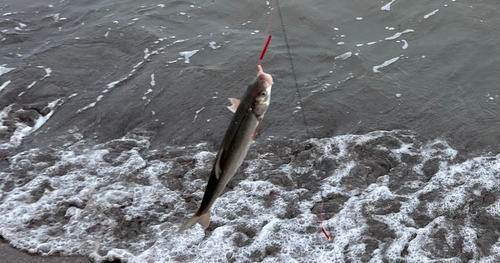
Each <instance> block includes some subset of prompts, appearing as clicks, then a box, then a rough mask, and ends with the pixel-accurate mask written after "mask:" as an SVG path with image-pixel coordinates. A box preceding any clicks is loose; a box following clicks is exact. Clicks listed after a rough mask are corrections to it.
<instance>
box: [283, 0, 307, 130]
mask: <svg viewBox="0 0 500 263" xmlns="http://www.w3.org/2000/svg"><path fill="white" fill-rule="evenodd" d="M276 6H277V7H278V14H279V16H280V20H281V29H282V30H283V36H284V37H285V44H286V48H287V50H288V57H289V58H290V64H291V66H292V72H293V79H294V80H295V89H296V90H297V96H298V97H299V105H300V109H301V112H302V118H303V119H304V124H305V126H306V133H307V137H308V138H309V139H311V135H310V134H309V126H308V125H307V119H306V114H305V113H304V106H303V105H302V96H301V95H300V90H299V83H298V81H297V74H296V73H295V66H294V64H293V58H292V51H291V50H290V45H289V44H288V37H287V36H286V30H285V24H284V23H283V16H282V15H281V8H280V2H279V1H278V0H276Z"/></svg>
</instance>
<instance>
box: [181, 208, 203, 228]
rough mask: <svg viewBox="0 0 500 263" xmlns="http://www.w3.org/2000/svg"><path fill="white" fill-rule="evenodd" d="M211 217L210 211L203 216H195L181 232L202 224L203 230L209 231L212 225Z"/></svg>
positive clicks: (183, 226)
mask: <svg viewBox="0 0 500 263" xmlns="http://www.w3.org/2000/svg"><path fill="white" fill-rule="evenodd" d="M210 216H211V214H210V211H207V212H205V213H203V214H198V213H196V214H194V216H193V217H191V218H190V219H189V220H188V221H187V222H186V223H185V224H184V225H182V226H181V228H180V229H179V232H182V231H184V230H186V229H188V228H190V227H192V226H193V225H194V224H196V223H200V225H201V226H203V229H207V227H208V226H209V225H210Z"/></svg>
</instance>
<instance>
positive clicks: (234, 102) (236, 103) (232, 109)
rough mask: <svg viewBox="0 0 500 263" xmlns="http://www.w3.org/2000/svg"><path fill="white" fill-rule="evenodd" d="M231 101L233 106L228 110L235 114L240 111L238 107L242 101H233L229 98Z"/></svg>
mask: <svg viewBox="0 0 500 263" xmlns="http://www.w3.org/2000/svg"><path fill="white" fill-rule="evenodd" d="M229 101H230V102H231V106H227V108H228V109H229V110H230V111H231V112H233V113H235V112H236V110H237V109H238V106H240V100H239V99H233V98H229Z"/></svg>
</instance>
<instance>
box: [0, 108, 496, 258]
mask: <svg viewBox="0 0 500 263" xmlns="http://www.w3.org/2000/svg"><path fill="white" fill-rule="evenodd" d="M200 111H201V109H200ZM1 116H2V113H1V112H0V117H1ZM72 135H74V133H73V134H72ZM144 136H145V135H138V134H132V135H127V136H125V137H123V138H121V139H117V140H112V141H110V142H107V143H102V144H95V143H90V142H88V141H80V142H78V143H76V144H75V145H73V146H68V147H66V148H60V147H59V148H57V147H55V148H54V149H52V150H51V152H49V153H48V152H44V151H43V150H41V149H37V148H31V149H29V150H26V151H24V152H21V153H18V154H16V155H15V156H12V157H10V158H9V159H8V161H9V169H8V170H6V171H5V172H4V173H3V176H4V177H3V179H4V180H6V181H11V180H14V179H15V178H16V177H15V176H16V174H18V173H20V174H22V173H28V174H32V176H34V178H33V179H32V180H31V181H29V182H28V183H26V184H15V187H14V189H13V190H12V191H10V192H0V195H1V197H2V202H1V203H0V235H2V236H3V237H4V238H5V239H7V240H8V241H9V242H10V243H11V244H13V245H14V246H16V247H19V248H22V249H25V250H30V251H32V252H37V253H42V254H44V255H50V254H57V253H62V254H75V253H79V254H82V255H90V256H91V258H92V259H93V260H95V261H96V262H103V261H105V260H108V261H112V260H121V261H123V262H133V263H139V262H181V261H182V262H190V261H196V262H219V261H220V262H226V261H235V262H246V261H248V262H255V261H262V262H343V261H345V259H346V258H347V257H348V258H349V259H350V260H351V261H353V262H364V261H366V258H370V259H371V260H372V262H379V261H389V262H391V261H408V262H435V261H439V260H441V261H443V260H444V261H449V257H448V256H447V255H443V256H441V255H442V254H440V253H441V251H437V252H436V251H435V249H436V248H439V247H434V246H433V244H434V243H436V242H446V243H448V244H449V245H450V247H453V245H454V244H455V245H459V246H460V247H462V248H463V250H464V253H465V252H468V253H470V254H471V255H472V256H473V257H474V260H476V261H478V262H495V261H494V259H496V258H498V257H499V256H500V252H499V250H498V248H499V245H500V244H499V242H498V241H494V242H496V243H495V244H493V246H491V249H490V251H489V256H486V255H484V254H482V253H481V252H480V247H479V246H480V245H481V244H480V242H478V237H480V236H481V235H483V234H484V229H482V228H481V226H480V225H479V226H478V225H477V224H476V222H474V220H473V219H474V217H473V216H472V214H470V213H468V212H467V211H464V209H466V208H467V207H469V205H468V203H467V204H466V206H460V204H464V203H463V202H464V201H463V200H466V201H467V200H470V199H471V198H472V197H473V195H474V194H473V193H471V191H472V190H473V189H476V190H477V191H479V192H481V191H483V190H484V191H497V190H498V174H499V173H500V167H498V162H497V160H493V159H491V158H488V157H477V158H472V159H468V160H466V161H458V160H454V159H450V158H453V157H452V156H453V152H454V150H453V149H451V148H449V146H447V145H446V144H442V143H443V141H439V140H437V141H432V142H424V143H419V142H416V143H412V141H415V140H417V137H416V136H414V135H413V134H412V133H409V132H407V131H389V132H387V131H376V132H372V133H369V134H365V135H344V136H336V137H332V138H323V139H311V140H309V141H306V142H299V143H300V147H295V149H301V150H298V152H294V150H292V149H293V148H294V147H292V146H290V144H293V143H294V142H293V141H283V143H282V145H284V146H280V147H282V149H280V151H281V150H282V151H283V152H284V153H286V152H288V154H285V155H283V156H276V155H275V154H276V153H277V151H274V150H273V149H275V148H274V146H273V147H269V145H268V144H270V143H271V144H272V143H273V142H274V141H275V140H274V139H272V140H267V141H264V142H262V141H261V142H258V141H257V142H256V143H254V146H252V149H253V153H252V154H251V155H249V156H248V157H247V161H246V164H247V165H246V167H245V168H242V175H241V176H240V177H241V178H240V179H238V180H239V181H238V182H236V183H234V185H233V186H232V188H230V189H229V188H228V190H227V191H226V192H224V193H223V194H222V195H221V196H220V197H219V198H218V199H217V201H216V202H215V204H214V206H213V207H212V222H211V224H212V225H211V229H210V232H209V233H210V234H209V235H205V231H204V230H203V229H202V227H201V226H199V225H196V226H194V227H193V228H191V229H188V230H186V231H185V232H183V233H177V230H178V228H179V226H180V225H181V224H182V223H183V222H179V215H184V217H185V218H186V220H187V218H189V216H191V215H192V213H194V211H195V210H196V207H197V206H198V205H199V203H200V201H199V200H198V199H199V198H201V197H202V196H203V193H204V190H205V186H206V179H205V178H206V176H207V175H208V174H210V170H211V168H212V165H213V162H214V159H215V153H214V152H213V151H211V150H208V149H207V144H198V145H187V146H166V147H161V149H159V150H151V149H148V148H149V138H147V137H144ZM387 137H389V138H390V139H391V140H392V141H397V142H398V143H399V144H400V146H398V145H395V146H394V145H393V146H392V147H391V150H387V149H385V150H384V151H385V152H386V154H388V156H389V157H391V158H396V159H398V160H401V156H402V154H403V153H404V154H411V156H413V157H415V159H416V162H418V163H424V162H426V161H428V160H430V159H431V158H438V160H439V161H440V162H441V165H440V167H439V171H438V172H437V173H436V174H435V175H433V176H432V177H431V178H429V179H426V180H423V181H422V180H421V178H422V177H423V174H422V173H420V172H416V173H415V174H407V178H406V180H404V181H402V182H401V183H399V182H398V181H396V182H390V180H389V179H390V178H391V180H392V179H397V178H401V176H405V174H406V173H404V172H401V170H398V169H403V170H404V168H405V167H406V166H407V165H409V164H407V163H400V164H397V166H396V167H391V169H390V170H389V171H388V172H387V174H383V175H380V177H379V178H378V179H377V180H374V181H373V182H371V183H370V184H368V183H366V184H365V182H363V181H359V183H353V182H349V180H346V178H347V177H349V176H351V177H356V173H359V171H356V170H355V168H356V167H358V168H359V167H363V166H366V165H373V164H372V162H371V160H372V159H370V158H378V157H360V156H358V154H357V151H358V150H359V149H358V147H357V146H361V147H359V148H363V147H368V148H369V150H370V151H371V150H376V149H383V148H384V147H385V146H384V145H386V144H385V143H384V140H383V139H384V138H387ZM80 138H81V137H80ZM306 144H308V145H309V144H310V145H313V147H312V148H311V150H309V151H307V150H303V149H304V148H303V146H304V145H306ZM88 145H92V146H88ZM296 146H298V145H296ZM258 149H260V150H258ZM148 151H149V152H148ZM47 155H49V156H50V158H48V159H50V160H51V161H50V162H44V158H45V159H47ZM154 156H158V157H154ZM281 158H285V159H286V160H283V161H277V160H281ZM380 158H382V159H380V161H383V159H384V158H383V157H380ZM499 158H500V156H499ZM40 160H42V161H40ZM373 160H379V159H373ZM322 163H331V164H332V165H333V166H334V169H329V168H326V169H322V168H320V167H322V165H319V166H318V164H322ZM373 163H376V162H373ZM316 169H318V170H316ZM320 170H321V171H320ZM13 171H16V172H13ZM373 171H374V170H371V171H367V173H368V172H373ZM322 172H323V174H322ZM274 175H283V177H282V178H283V180H285V178H288V179H287V180H290V182H291V186H290V187H284V186H280V185H275V184H274V183H272V180H268V179H267V178H268V177H269V176H274ZM179 177H180V178H179ZM202 178H203V179H202ZM301 180H302V182H307V183H312V184H317V185H318V186H319V187H320V188H321V189H322V191H319V190H314V189H310V190H307V189H304V188H301V187H300V186H299V185H298V183H299V182H300V181H301ZM172 182H176V183H177V184H178V185H177V186H176V184H174V183H172ZM394 183H395V184H394ZM412 183H414V184H415V185H417V184H418V186H417V187H416V188H414V189H413V191H407V192H404V191H403V192H401V191H398V190H397V189H396V190H395V189H393V188H397V187H399V184H408V185H412ZM172 187H176V190H173V189H171V188H172ZM431 191H435V192H436V194H437V195H438V198H436V199H435V200H429V201H427V203H428V204H429V207H430V210H429V212H430V213H431V215H434V216H432V217H430V219H429V222H426V223H424V224H423V225H420V223H417V222H416V219H415V218H416V216H418V215H419V214H418V213H419V211H418V210H417V208H418V206H419V205H420V203H421V202H423V200H424V199H423V198H421V197H422V196H423V195H425V194H427V193H430V192H431ZM494 193H496V192H494ZM452 197H454V198H455V199H456V200H458V201H459V202H458V203H459V204H458V205H456V204H454V203H453V202H451V201H452V199H454V198H452ZM340 199H343V201H340ZM195 200H197V201H195ZM322 200H324V201H325V210H324V215H325V218H324V221H323V226H324V227H325V230H326V231H327V232H328V233H329V234H330V235H331V236H332V238H333V242H327V241H326V239H325V237H324V236H323V234H322V233H321V231H320V228H319V215H318V214H317V212H313V211H314V207H316V208H317V206H318V204H320V203H321V201H322ZM68 204H69V205H68ZM332 204H334V205H332ZM290 207H291V208H292V209H290ZM333 207H336V208H335V209H336V211H331V210H330V209H333ZM61 209H63V210H61ZM290 211H293V214H289V212H290ZM61 212H63V215H61ZM64 212H65V213H64ZM414 213H417V215H415V214H414ZM464 214H465V216H466V218H465V219H464V220H455V219H454V215H460V216H461V215H464ZM374 222H375V224H377V226H373V224H374ZM28 226H29V227H28ZM382 226H384V227H382ZM438 231H441V232H438ZM374 232H380V233H378V234H373V233H374ZM443 232H444V236H445V238H444V239H443V240H442V239H439V238H437V236H438V234H440V233H441V234H442V233H443ZM391 234H392V236H391ZM385 235H387V236H386V237H384V236H385ZM457 238H460V239H459V241H460V242H461V243H460V244H457V243H456V242H455V241H456V240H457ZM373 244H375V247H374V248H373V247H372V248H371V249H372V250H368V249H369V246H373ZM481 249H484V248H481ZM488 249H489V248H488ZM405 254H406V255H405ZM488 259H492V260H490V261H488ZM450 262H451V261H450Z"/></svg>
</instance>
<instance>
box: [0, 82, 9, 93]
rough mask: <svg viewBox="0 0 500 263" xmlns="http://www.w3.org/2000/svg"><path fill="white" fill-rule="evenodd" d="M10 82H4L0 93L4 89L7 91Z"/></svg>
mask: <svg viewBox="0 0 500 263" xmlns="http://www.w3.org/2000/svg"><path fill="white" fill-rule="evenodd" d="M10 82H11V81H10V80H7V81H6V82H4V83H3V84H2V85H1V86H0V91H2V90H3V89H5V88H6V87H7V85H9V84H10Z"/></svg>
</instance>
